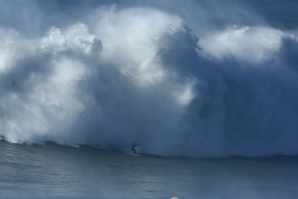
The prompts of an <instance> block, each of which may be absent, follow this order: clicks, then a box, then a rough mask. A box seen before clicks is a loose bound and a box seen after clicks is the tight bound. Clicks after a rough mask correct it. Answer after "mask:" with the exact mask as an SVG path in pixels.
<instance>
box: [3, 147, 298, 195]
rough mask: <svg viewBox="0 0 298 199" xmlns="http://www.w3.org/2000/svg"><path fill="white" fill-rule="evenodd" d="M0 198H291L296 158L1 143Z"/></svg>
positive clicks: (297, 169) (297, 173) (296, 174)
mask: <svg viewBox="0 0 298 199" xmlns="http://www.w3.org/2000/svg"><path fill="white" fill-rule="evenodd" d="M0 146H1V152H0V177H1V180H0V187H1V192H0V196H1V198H25V199H27V198H28V199H29V198H30V199H31V198H49V199H52V198H53V199H54V198H61V199H64V198H88V199H89V198H90V199H91V198H103V199H113V198H119V199H120V198H133V199H134V198H135V199H137V198H160V199H163V198H164V199H169V198H171V197H173V196H176V197H179V198H205V199H209V198H210V199H212V198H231V199H238V198H261V199H265V198H266V199H267V198H268V199H279V198H293V199H294V198H296V197H297V194H298V190H297V185H298V182H297V179H298V167H297V164H298V159H297V158H296V157H275V158H258V159H250V158H246V159H243V158H229V159H206V160H196V159H185V158H166V157H156V156H146V155H144V156H139V157H135V156H131V155H128V154H125V153H121V152H117V151H114V152H113V151H103V150H100V149H95V148H89V147H82V148H73V147H64V146H58V145H55V144H47V145H45V146H37V145H34V146H28V145H15V144H10V143H7V142H0Z"/></svg>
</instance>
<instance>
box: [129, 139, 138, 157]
mask: <svg viewBox="0 0 298 199" xmlns="http://www.w3.org/2000/svg"><path fill="white" fill-rule="evenodd" d="M136 146H139V145H137V144H136V143H135V142H134V143H133V145H132V146H131V148H130V150H132V151H133V152H134V154H135V155H137V151H136V150H135V147H136Z"/></svg>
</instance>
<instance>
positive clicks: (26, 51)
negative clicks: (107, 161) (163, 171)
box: [0, 1, 298, 158]
mask: <svg viewBox="0 0 298 199" xmlns="http://www.w3.org/2000/svg"><path fill="white" fill-rule="evenodd" d="M1 4H2V7H6V8H7V7H8V8H10V10H11V9H13V8H12V5H8V2H7V1H2V2H1ZM196 6H197V8H198V9H199V6H198V5H196ZM188 7H192V6H188ZM188 7H187V8H188ZM23 9H25V13H27V14H28V16H27V15H26V16H27V17H28V18H27V19H26V20H25V19H24V21H25V22H24V21H22V23H20V24H18V23H17V22H16V21H17V20H14V19H11V20H12V21H11V23H8V22H9V20H8V19H10V16H9V14H8V13H4V14H3V13H2V14H1V15H2V18H4V20H2V22H1V23H2V25H1V26H0V43H1V46H0V52H1V53H0V91H1V92H0V135H1V136H2V138H3V139H5V140H7V141H9V142H12V143H28V144H32V143H44V142H46V141H52V142H56V143H59V144H65V145H90V146H96V147H101V148H107V149H108V148H110V147H112V148H117V149H123V150H125V149H129V147H130V145H131V144H132V143H133V142H136V143H138V144H139V145H140V146H141V151H142V153H147V154H156V155H162V156H186V157H195V158H200V157H226V156H231V155H237V156H266V155H276V154H281V155H297V154H298V145H297V140H298V123H297V121H298V112H297V110H298V58H297V54H298V39H297V35H295V34H294V33H288V32H287V31H282V30H278V29H274V28H271V27H269V26H266V25H264V24H259V25H252V26H243V25H241V26H236V25H233V24H230V26H228V25H229V23H228V22H227V23H226V24H228V25H227V26H222V27H221V28H216V29H215V28H209V29H208V28H206V27H208V26H207V25H206V24H207V22H206V21H203V22H200V23H199V22H198V24H196V23H194V22H195V20H190V18H187V17H185V15H183V14H181V15H179V13H171V12H169V11H163V10H162V9H156V8H154V7H152V6H151V7H148V6H138V7H130V6H125V7H120V8H118V7H117V6H115V5H111V6H100V7H97V8H94V9H93V8H92V9H91V8H90V10H88V12H87V11H81V12H82V13H80V14H79V15H78V16H77V18H78V19H75V20H68V21H67V20H66V18H65V16H64V17H62V16H61V18H59V17H57V15H55V16H56V17H57V19H55V18H46V17H45V16H43V13H42V12H38V16H41V18H42V17H44V20H45V23H42V22H39V23H37V21H36V20H37V19H36V18H34V17H33V16H31V15H33V14H30V12H31V11H32V10H34V11H36V12H37V11H39V9H41V8H39V6H38V5H35V4H32V5H30V6H28V5H26V8H23ZM36 12H35V14H36ZM5 17H6V18H5ZM205 17H206V16H205ZM31 18H32V20H28V19H31ZM206 18H207V17H206ZM5 19H7V20H6V21H5ZM46 19H47V20H46ZM63 20H65V23H63ZM201 20H202V19H201ZM61 21H62V22H61ZM260 21H261V20H260ZM23 22H24V23H25V25H26V23H27V24H28V26H29V27H31V29H29V28H25V25H24V24H23ZM32 22H34V24H33V25H32V24H31V23H32ZM54 22H56V23H57V24H59V26H60V27H55V26H53V25H55V23H54ZM208 23H211V22H210V21H209V22H208ZM62 24H63V25H62ZM200 25H201V26H200ZM200 27H202V29H200ZM44 29H46V31H43V30H44ZM33 31H34V33H33ZM200 35H201V36H200ZM199 37H200V38H199ZM199 39H200V40H199Z"/></svg>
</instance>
